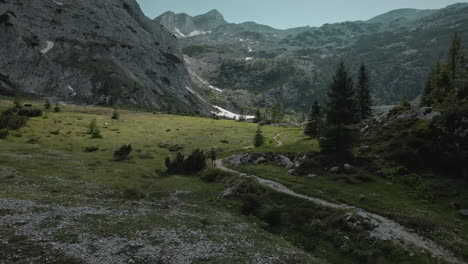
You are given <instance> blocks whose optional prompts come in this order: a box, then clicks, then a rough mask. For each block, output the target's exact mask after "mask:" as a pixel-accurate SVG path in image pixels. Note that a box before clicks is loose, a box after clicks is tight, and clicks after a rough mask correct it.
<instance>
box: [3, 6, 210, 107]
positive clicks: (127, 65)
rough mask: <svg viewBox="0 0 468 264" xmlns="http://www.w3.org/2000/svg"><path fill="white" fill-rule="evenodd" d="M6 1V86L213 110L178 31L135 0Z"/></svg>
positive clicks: (70, 97) (100, 100)
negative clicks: (196, 85)
mask: <svg viewBox="0 0 468 264" xmlns="http://www.w3.org/2000/svg"><path fill="white" fill-rule="evenodd" d="M0 2H1V5H0V32H1V33H0V35H1V38H0V86H1V87H3V93H15V92H16V91H18V90H21V91H23V92H25V93H29V94H36V95H40V96H43V97H52V98H56V99H57V100H67V101H77V102H86V103H90V104H106V105H114V104H117V105H135V106H138V107H147V108H151V109H160V110H169V111H173V112H185V113H195V112H199V113H208V112H209V107H210V106H209V105H207V104H206V103H205V102H204V99H203V98H199V96H198V95H196V94H194V92H193V90H192V89H191V88H192V87H191V80H190V76H189V73H188V71H187V68H186V66H185V64H184V60H183V55H182V53H181V50H180V48H179V46H178V43H177V40H176V38H175V37H174V36H173V35H172V34H171V33H170V32H168V31H167V30H165V29H164V28H162V27H161V26H160V25H159V24H157V23H154V22H153V21H152V20H151V19H149V18H147V17H146V16H144V15H143V13H142V11H141V9H140V7H139V6H138V4H137V3H136V1H135V0H80V1H73V0H57V1H52V0H51V1H29V0H15V1H13V0H2V1H0Z"/></svg>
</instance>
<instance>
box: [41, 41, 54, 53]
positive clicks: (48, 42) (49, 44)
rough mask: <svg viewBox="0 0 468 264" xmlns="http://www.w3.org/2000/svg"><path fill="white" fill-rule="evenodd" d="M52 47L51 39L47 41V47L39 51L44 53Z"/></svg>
mask: <svg viewBox="0 0 468 264" xmlns="http://www.w3.org/2000/svg"><path fill="white" fill-rule="evenodd" d="M53 47H54V43H53V42H52V41H49V40H48V41H47V47H46V48H45V49H43V50H41V52H42V53H43V54H46V53H47V52H49V51H50V50H51V49H52V48H53Z"/></svg>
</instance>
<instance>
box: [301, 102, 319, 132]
mask: <svg viewBox="0 0 468 264" xmlns="http://www.w3.org/2000/svg"><path fill="white" fill-rule="evenodd" d="M321 116H322V110H321V108H320V105H319V103H318V102H317V101H315V102H314V104H313V105H312V111H311V112H310V116H309V120H308V122H307V125H306V127H305V129H304V134H306V135H307V136H309V137H317V136H318V135H319V130H320V124H321Z"/></svg>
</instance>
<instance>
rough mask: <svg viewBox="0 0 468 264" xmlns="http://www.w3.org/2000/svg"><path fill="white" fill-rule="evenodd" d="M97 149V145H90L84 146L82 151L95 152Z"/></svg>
mask: <svg viewBox="0 0 468 264" xmlns="http://www.w3.org/2000/svg"><path fill="white" fill-rule="evenodd" d="M98 150H99V148H98V147H94V146H91V147H86V148H85V149H84V152H88V153H90V152H96V151H98Z"/></svg>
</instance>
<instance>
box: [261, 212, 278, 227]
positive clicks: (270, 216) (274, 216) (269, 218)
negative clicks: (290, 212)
mask: <svg viewBox="0 0 468 264" xmlns="http://www.w3.org/2000/svg"><path fill="white" fill-rule="evenodd" d="M281 216H282V210H280V209H276V208H275V209H270V210H268V211H267V212H266V214H265V215H264V217H263V219H264V220H265V222H266V223H267V224H268V225H270V226H279V225H281V223H282V218H281Z"/></svg>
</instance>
